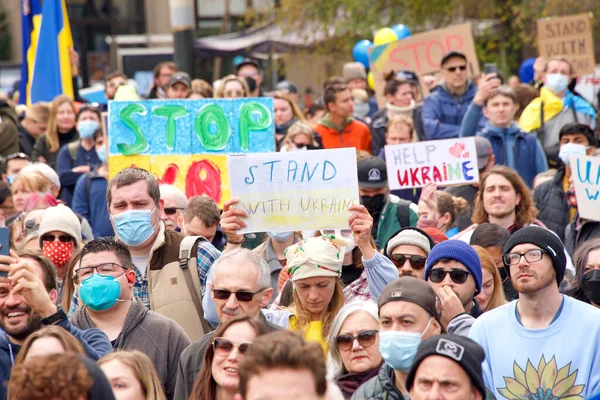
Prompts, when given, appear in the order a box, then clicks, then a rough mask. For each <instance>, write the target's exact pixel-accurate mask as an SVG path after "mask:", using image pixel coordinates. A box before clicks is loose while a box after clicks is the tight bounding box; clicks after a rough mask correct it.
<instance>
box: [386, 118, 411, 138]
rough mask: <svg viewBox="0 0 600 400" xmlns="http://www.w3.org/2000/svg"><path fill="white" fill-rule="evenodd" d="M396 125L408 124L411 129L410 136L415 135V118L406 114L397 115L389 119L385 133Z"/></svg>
mask: <svg viewBox="0 0 600 400" xmlns="http://www.w3.org/2000/svg"><path fill="white" fill-rule="evenodd" d="M394 125H406V126H408V129H409V130H410V137H411V138H414V137H415V123H414V122H413V119H412V118H410V117H407V116H406V115H395V116H393V117H392V118H390V119H389V120H388V123H387V126H386V127H385V134H386V135H387V133H388V131H389V129H390V128H391V127H392V126H394Z"/></svg>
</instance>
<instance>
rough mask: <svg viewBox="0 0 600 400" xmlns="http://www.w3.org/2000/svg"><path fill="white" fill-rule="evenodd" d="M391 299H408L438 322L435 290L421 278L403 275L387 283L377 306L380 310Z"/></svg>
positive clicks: (438, 307)
mask: <svg viewBox="0 0 600 400" xmlns="http://www.w3.org/2000/svg"><path fill="white" fill-rule="evenodd" d="M391 301H408V302H410V303H414V304H416V305H418V306H420V307H422V308H423V309H424V310H425V311H427V312H428V313H429V314H431V316H432V317H433V318H435V319H436V321H437V322H439V323H440V326H442V324H441V321H440V316H441V313H442V312H441V310H442V309H441V303H440V299H439V297H438V296H437V295H436V294H435V291H434V290H433V288H432V287H431V285H429V283H427V282H426V281H424V280H423V279H419V278H414V277H412V276H403V277H401V278H398V279H396V280H393V281H391V282H390V283H388V284H387V285H386V286H385V287H384V288H383V292H381V296H379V300H378V302H377V308H378V309H379V310H381V307H383V306H384V305H385V304H387V303H389V302H391Z"/></svg>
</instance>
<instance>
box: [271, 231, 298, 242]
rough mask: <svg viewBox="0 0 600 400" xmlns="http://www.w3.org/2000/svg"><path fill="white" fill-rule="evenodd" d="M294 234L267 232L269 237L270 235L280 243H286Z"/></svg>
mask: <svg viewBox="0 0 600 400" xmlns="http://www.w3.org/2000/svg"><path fill="white" fill-rule="evenodd" d="M293 233H294V232H292V231H289V232H267V235H269V236H270V237H271V238H272V239H275V240H277V241H278V242H285V241H286V240H288V239H289V238H290V236H292V234H293Z"/></svg>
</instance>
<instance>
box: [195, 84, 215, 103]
mask: <svg viewBox="0 0 600 400" xmlns="http://www.w3.org/2000/svg"><path fill="white" fill-rule="evenodd" d="M192 93H196V94H199V95H200V96H202V97H204V98H205V99H208V98H210V97H213V93H214V91H213V87H212V85H211V84H210V83H208V82H206V81H205V80H204V79H194V80H192Z"/></svg>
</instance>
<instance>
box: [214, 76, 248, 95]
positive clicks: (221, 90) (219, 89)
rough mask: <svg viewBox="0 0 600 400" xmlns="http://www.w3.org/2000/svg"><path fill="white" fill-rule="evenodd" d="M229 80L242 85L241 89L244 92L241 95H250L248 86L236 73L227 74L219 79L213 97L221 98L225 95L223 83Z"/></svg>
mask: <svg viewBox="0 0 600 400" xmlns="http://www.w3.org/2000/svg"><path fill="white" fill-rule="evenodd" d="M231 81H236V82H239V83H240V85H242V90H243V92H244V93H243V94H242V96H243V97H248V96H249V95H250V88H249V87H248V84H247V83H246V81H245V80H244V78H240V77H238V76H236V75H227V76H226V77H225V78H223V79H221V83H220V84H219V86H218V87H217V90H216V92H215V98H217V99H222V98H224V97H225V85H226V84H227V82H231Z"/></svg>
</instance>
